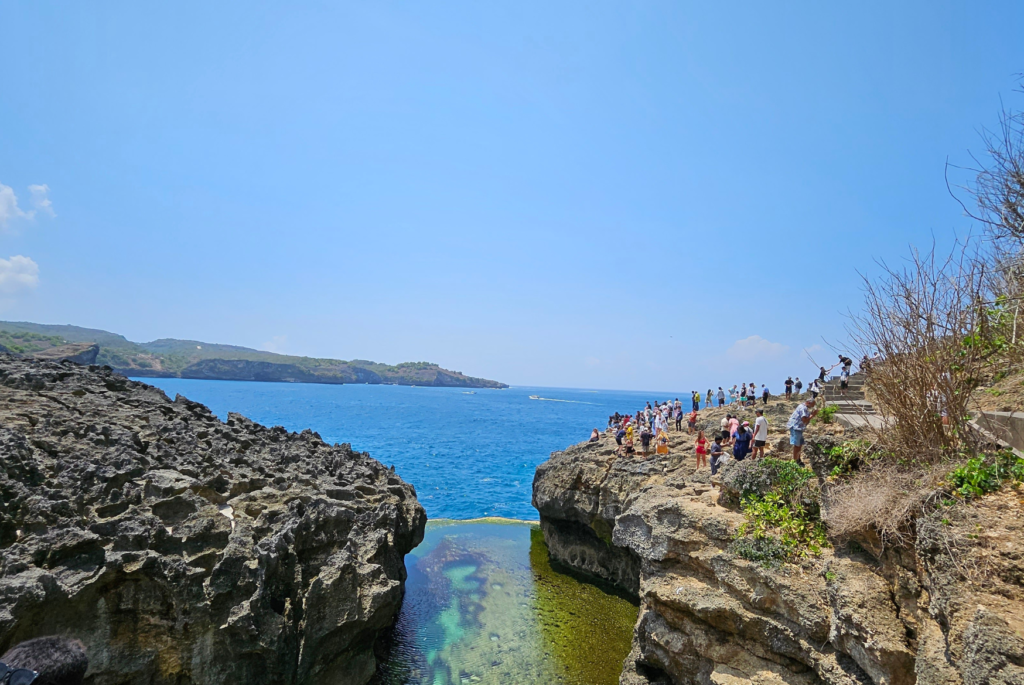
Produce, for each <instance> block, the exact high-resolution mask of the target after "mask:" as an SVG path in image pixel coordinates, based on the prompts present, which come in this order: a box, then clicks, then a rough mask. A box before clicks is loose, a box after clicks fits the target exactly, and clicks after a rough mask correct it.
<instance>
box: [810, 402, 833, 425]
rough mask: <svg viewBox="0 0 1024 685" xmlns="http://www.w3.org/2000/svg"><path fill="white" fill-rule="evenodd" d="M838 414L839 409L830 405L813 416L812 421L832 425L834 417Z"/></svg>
mask: <svg viewBox="0 0 1024 685" xmlns="http://www.w3.org/2000/svg"><path fill="white" fill-rule="evenodd" d="M838 412H839V407H837V406H836V405H834V404H830V405H827V406H825V407H822V408H821V411H819V412H818V415H817V416H815V417H814V419H815V420H816V421H820V422H821V423H832V421H833V420H834V418H835V415H836V414H837V413H838Z"/></svg>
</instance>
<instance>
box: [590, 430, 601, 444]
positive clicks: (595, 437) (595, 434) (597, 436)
mask: <svg viewBox="0 0 1024 685" xmlns="http://www.w3.org/2000/svg"><path fill="white" fill-rule="evenodd" d="M600 439H601V433H600V432H599V431H598V430H597V429H596V428H595V429H594V430H592V431H590V442H597V441H598V440H600Z"/></svg>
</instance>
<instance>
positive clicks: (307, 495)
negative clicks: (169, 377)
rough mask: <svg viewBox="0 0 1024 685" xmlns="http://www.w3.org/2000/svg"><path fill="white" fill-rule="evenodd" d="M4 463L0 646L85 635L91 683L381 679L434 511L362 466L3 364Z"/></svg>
mask: <svg viewBox="0 0 1024 685" xmlns="http://www.w3.org/2000/svg"><path fill="white" fill-rule="evenodd" d="M0 455H2V461H0V549H2V554H0V653H2V652H3V651H4V650H5V649H7V648H8V647H10V646H11V645H13V644H15V643H17V642H19V641H21V640H23V639H26V638H31V637H36V636H38V635H41V634H52V633H60V634H66V635H71V636H74V637H77V638H79V639H81V640H82V641H83V642H85V644H86V647H87V649H88V654H89V661H90V670H89V676H88V679H87V682H88V683H90V684H91V685H113V684H115V683H116V684H136V683H138V684H143V683H145V684H146V685H164V684H166V685H170V684H171V683H173V684H175V685H186V684H190V683H204V684H211V685H213V684H221V683H224V684H227V683H245V684H246V685H258V684H263V683H266V684H268V685H269V684H271V683H274V684H280V683H290V684H299V683H303V684H304V683H331V684H332V685H348V684H357V683H359V684H361V683H365V682H367V681H368V680H369V679H370V677H371V676H372V674H373V671H374V668H375V655H374V650H375V646H376V645H377V642H378V638H379V637H380V636H381V634H382V633H383V631H384V630H385V629H386V628H387V627H388V626H389V625H390V624H391V623H392V620H393V618H394V616H395V614H396V612H397V610H398V608H399V605H400V603H401V600H402V594H403V590H404V581H405V577H406V574H405V565H404V558H403V557H404V555H405V554H406V553H407V552H409V551H410V550H411V549H412V548H413V547H415V546H416V545H417V544H418V543H419V542H420V541H421V540H422V537H423V530H424V525H425V523H426V516H425V514H424V511H423V508H422V507H421V506H420V505H419V503H418V502H417V500H416V493H415V491H414V489H413V488H412V486H410V485H408V484H406V483H404V482H403V481H402V480H401V479H400V478H398V477H397V476H396V475H395V473H394V472H393V470H390V469H388V468H385V467H384V466H382V465H381V464H380V463H379V462H377V461H375V460H373V459H371V458H370V457H369V455H367V454H365V453H358V452H354V451H352V449H351V448H350V446H349V445H334V446H331V445H328V444H326V443H325V442H324V441H323V440H321V439H320V436H319V435H317V434H316V433H313V432H311V431H308V430H306V431H303V432H302V433H299V434H296V433H289V432H288V431H286V430H285V429H284V428H281V427H274V428H266V427H264V426H261V425H259V424H256V423H253V422H252V421H249V420H248V419H246V418H245V417H243V416H240V415H237V414H231V415H229V417H228V420H227V422H222V421H220V420H218V419H217V417H216V416H214V415H213V414H211V413H210V411H209V410H208V409H207V408H206V407H204V406H203V405H201V404H197V403H195V402H191V401H189V400H187V399H185V398H183V397H181V396H178V397H176V398H175V399H174V400H173V401H171V400H170V399H168V398H167V396H165V395H164V393H163V392H161V391H160V390H158V389H156V388H153V387H150V386H148V385H145V384H143V383H137V382H133V381H129V380H127V379H126V378H124V377H122V376H119V375H116V374H114V373H113V372H112V371H111V370H110V369H109V368H106V367H96V366H91V367H83V366H78V365H76V364H73V363H71V362H63V363H58V362H44V361H32V360H22V359H15V358H13V357H9V356H0Z"/></svg>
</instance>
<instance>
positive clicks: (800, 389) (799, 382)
mask: <svg viewBox="0 0 1024 685" xmlns="http://www.w3.org/2000/svg"><path fill="white" fill-rule="evenodd" d="M793 389H794V390H796V394H797V395H799V394H800V393H802V392H803V391H804V382H803V381H802V380H800V376H797V377H796V382H795V383H793Z"/></svg>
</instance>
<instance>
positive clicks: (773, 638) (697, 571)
mask: <svg viewBox="0 0 1024 685" xmlns="http://www.w3.org/2000/svg"><path fill="white" fill-rule="evenodd" d="M780 406H781V405H780ZM717 411H719V410H711V411H710V412H707V413H709V414H710V416H711V419H708V420H709V421H710V422H711V423H714V424H717V421H718V418H719V416H718V415H717V414H715V413H714V412H717ZM775 412H776V415H775V416H771V417H770V419H769V420H770V421H772V422H774V423H773V425H785V412H781V411H779V410H778V409H777V408H775ZM670 435H671V450H670V453H669V454H668V455H652V456H651V458H649V459H646V460H640V459H632V458H630V459H627V458H617V457H616V456H615V449H614V448H615V444H614V441H613V440H612V439H611V437H610V436H605V437H603V438H602V439H601V440H600V441H599V442H594V443H584V444H580V445H575V446H573V447H570V448H569V449H567V450H565V451H563V452H556V453H554V454H552V456H551V458H550V460H548V461H547V462H545V463H544V464H542V465H541V466H539V467H538V468H537V472H536V476H535V479H534V484H533V503H534V506H536V507H537V509H538V511H539V512H540V517H541V527H542V530H543V532H544V535H545V537H546V539H547V542H548V546H549V548H550V553H551V556H552V558H553V559H556V560H558V561H559V562H561V563H564V564H566V565H569V566H572V567H574V568H576V569H577V570H579V571H580V572H582V573H586V574H588V575H590V576H592V577H595V578H599V579H603V580H607V581H611V582H614V583H616V584H617V585H618V586H619V587H621V588H622V589H623V590H626V591H628V592H631V593H635V596H636V597H637V598H638V599H639V601H640V615H639V619H638V621H637V624H636V627H635V631H634V636H633V645H632V650H631V652H630V654H629V657H628V658H627V659H626V660H625V664H624V669H623V673H622V676H621V684H622V685H652V684H658V685H707V684H708V683H715V684H718V685H744V684H746V683H756V684H758V685H768V684H779V685H783V684H784V685H818V684H822V683H824V684H827V685H862V684H867V683H875V684H876V685H915V684H917V685H967V684H975V683H977V684H978V685H980V684H981V683H986V684H989V683H1005V684H1009V683H1024V623H1022V622H1021V618H1020V617H1021V616H1024V573H1022V569H1024V565H1022V562H1021V560H1022V559H1024V515H1022V510H1021V507H1020V502H1019V498H1020V494H1019V492H1004V493H997V494H996V495H992V496H989V497H986V498H984V499H982V500H980V501H978V502H975V503H972V504H971V505H970V506H969V507H965V508H962V509H960V510H959V511H960V514H959V516H958V517H956V518H954V519H952V520H946V519H945V518H943V515H942V514H941V513H940V514H939V515H937V516H925V515H922V516H921V517H920V518H918V519H917V520H916V521H915V522H914V531H913V534H912V535H910V536H908V538H907V540H905V541H904V544H902V545H892V544H891V545H889V546H886V547H880V546H878V545H876V544H872V541H871V540H863V541H862V543H863V544H857V543H854V544H847V545H844V544H837V546H836V547H835V548H830V549H826V550H824V552H823V553H822V554H821V555H820V556H818V557H811V558H808V559H804V560H802V561H801V562H800V563H787V564H783V565H781V566H779V567H775V568H768V567H765V566H763V565H761V564H760V563H756V562H752V561H747V560H745V559H743V558H740V557H739V556H737V555H736V554H733V553H732V552H731V551H730V548H731V543H732V541H733V539H734V536H735V534H736V532H737V530H738V528H739V527H740V525H742V524H743V522H744V521H745V518H744V516H743V514H742V513H740V512H739V511H737V506H736V504H737V502H738V499H739V494H740V493H739V492H736V491H733V490H731V482H732V476H731V473H732V471H733V470H734V469H736V468H738V466H737V464H736V463H735V462H730V463H728V464H727V465H726V466H725V467H724V469H723V471H721V472H720V473H719V474H718V477H717V478H716V479H715V483H714V484H712V482H711V476H710V472H709V471H708V470H707V469H706V468H704V469H701V470H697V469H696V468H695V459H694V456H693V454H694V453H693V437H692V436H687V435H685V434H684V433H675V432H673V433H671V434H670ZM829 439H830V438H828V437H827V436H821V437H820V444H819V443H815V444H809V445H808V447H807V449H806V451H805V456H806V457H807V458H809V459H810V461H811V464H812V465H813V466H814V468H815V471H816V475H817V477H818V481H819V483H826V484H827V479H828V475H829V468H830V467H828V466H827V460H826V457H825V455H826V454H827V452H828V447H829V446H830V445H834V444H835V443H834V442H832V443H829V442H828V440H829ZM786 447H787V445H786V444H785V442H783V443H782V444H781V446H777V447H776V449H775V453H777V454H781V453H783V450H784V449H785V448H786ZM821 507H822V512H823V515H824V516H825V517H827V516H828V501H827V498H824V499H823V500H822V502H821ZM951 540H952V541H954V542H953V543H951V542H950V541H951ZM837 542H838V541H837ZM875 543H877V540H875ZM954 543H955V544H956V545H958V548H957V549H956V550H955V553H953V552H952V551H951V548H950V546H951V544H954Z"/></svg>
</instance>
